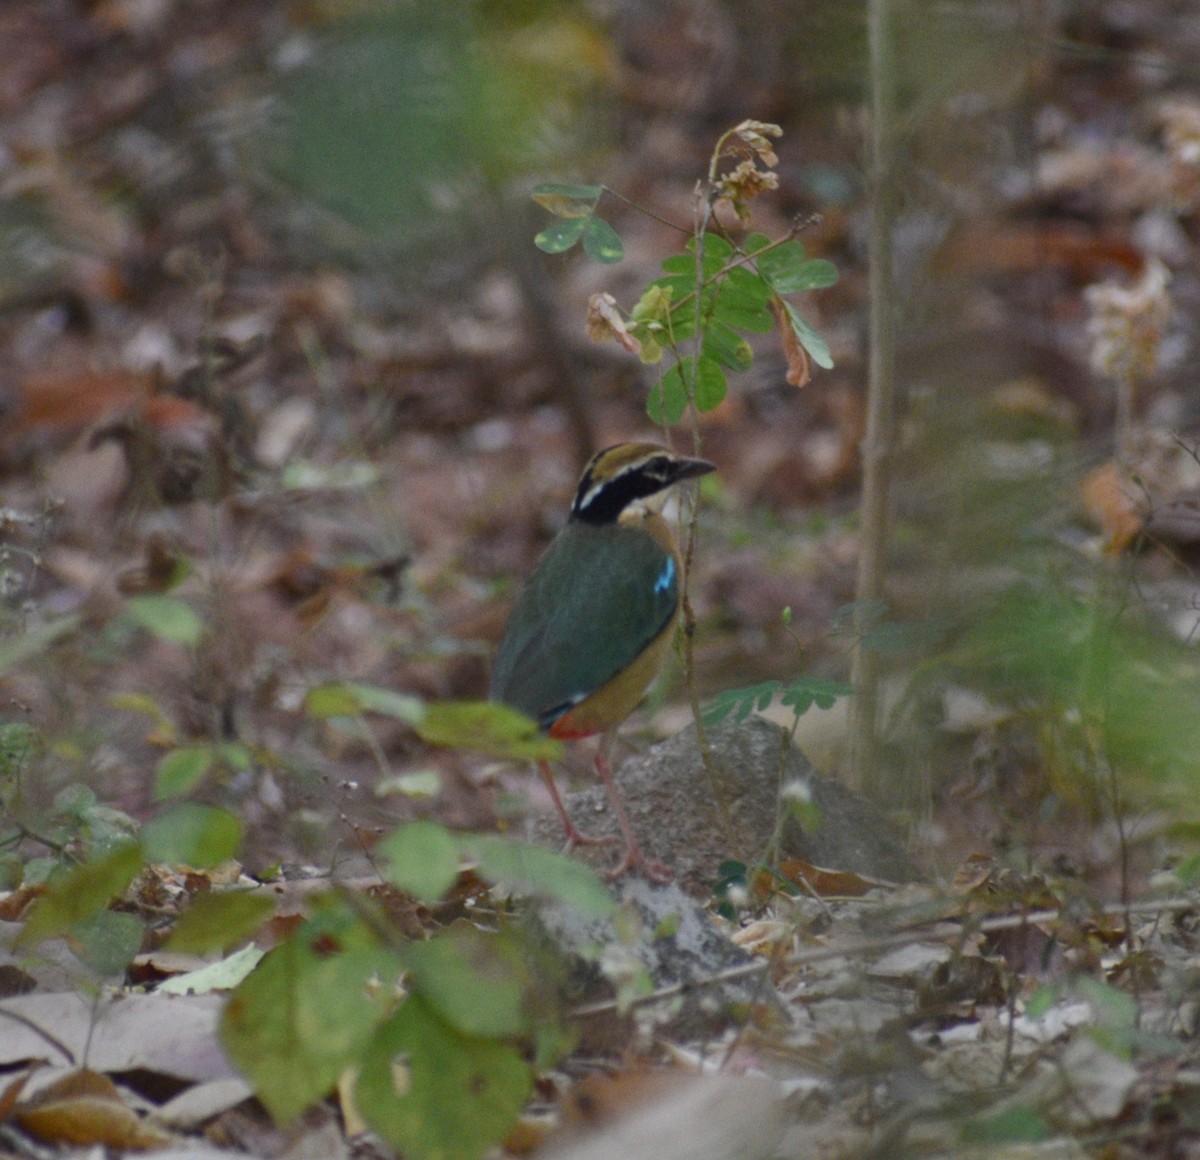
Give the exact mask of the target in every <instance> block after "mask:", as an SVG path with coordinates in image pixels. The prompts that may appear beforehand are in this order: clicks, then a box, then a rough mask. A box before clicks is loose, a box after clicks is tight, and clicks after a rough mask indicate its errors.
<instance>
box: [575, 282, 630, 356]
mask: <svg viewBox="0 0 1200 1160" xmlns="http://www.w3.org/2000/svg"><path fill="white" fill-rule="evenodd" d="M587 336H588V338H590V339H591V340H592V341H593V342H604V340H605V339H609V338H611V339H612V340H613V341H614V342H616V343H618V344H619V345H620V346H623V347H624V348H625V349H626V350H627V351H629V353H630V354H638V355H640V354H641V353H642V344H641V342H640V340H639V339H637V338H635V337H634V336H633V335H632V334H630V333H629V327H628V326H627V325H626V323H625V319H624V318H622V317H621V312H620V311H619V310H618V309H617V300H616V299H615V298H614V297H613V296H612V295H611V294H603V293H601V294H593V295H592V296H591V298H589V299H588V311H587Z"/></svg>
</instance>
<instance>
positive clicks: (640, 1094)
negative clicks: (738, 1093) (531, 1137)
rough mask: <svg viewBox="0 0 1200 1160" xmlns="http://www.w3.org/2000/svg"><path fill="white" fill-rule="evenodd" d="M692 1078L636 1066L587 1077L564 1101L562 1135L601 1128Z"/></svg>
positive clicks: (679, 1087) (676, 1072) (680, 1086)
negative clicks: (626, 1069)
mask: <svg viewBox="0 0 1200 1160" xmlns="http://www.w3.org/2000/svg"><path fill="white" fill-rule="evenodd" d="M692 1079H693V1077H691V1076H688V1075H685V1074H683V1073H682V1072H678V1071H651V1070H650V1069H648V1068H642V1067H635V1068H631V1069H630V1070H628V1071H620V1072H613V1073H611V1074H609V1075H589V1076H587V1077H586V1078H584V1079H583V1080H581V1081H580V1082H579V1083H578V1084H576V1085H575V1086H574V1087H573V1088H572V1089H571V1090H570V1091H569V1092H567V1094H566V1096H565V1097H564V1098H563V1104H562V1119H563V1131H564V1133H572V1132H578V1131H581V1130H583V1129H586V1128H598V1127H603V1126H604V1125H606V1124H611V1123H614V1122H615V1121H616V1120H619V1119H620V1118H621V1117H622V1116H626V1115H628V1114H629V1113H630V1112H632V1111H634V1110H635V1109H637V1108H640V1107H643V1106H644V1105H646V1104H648V1103H650V1102H651V1101H656V1100H661V1099H662V1098H663V1097H664V1096H666V1095H668V1094H670V1093H671V1092H675V1091H679V1090H680V1089H681V1088H682V1087H684V1086H685V1085H686V1084H687V1083H689V1082H690V1081H691V1080H692Z"/></svg>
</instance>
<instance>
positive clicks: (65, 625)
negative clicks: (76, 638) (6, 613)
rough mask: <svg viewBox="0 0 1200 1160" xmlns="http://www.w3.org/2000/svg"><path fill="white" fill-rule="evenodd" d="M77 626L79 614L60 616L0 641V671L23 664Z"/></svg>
mask: <svg viewBox="0 0 1200 1160" xmlns="http://www.w3.org/2000/svg"><path fill="white" fill-rule="evenodd" d="M78 626H79V616H78V615H77V614H75V613H72V614H71V615H70V616H63V617H60V618H59V619H58V620H52V621H50V622H49V623H48V624H39V625H38V626H37V627H36V628H30V629H26V630H25V631H24V632H22V633H20V634H19V635H18V636H14V637H12V638H11V639H10V640H6V641H4V642H3V643H0V673H4V672H7V671H8V670H9V669H12V668H16V666H17V665H22V664H24V663H25V662H26V661H27V660H29V658H30V657H34V656H37V654H38V653H40V652H43V651H44V650H45V649H47V648H48V647H49V646H50V645H52V644H53V643H54V642H55V641H56V640H58V638H59V637H60V636H66V635H67V633H69V632H73V631H74V630H75V629H76V628H77V627H78Z"/></svg>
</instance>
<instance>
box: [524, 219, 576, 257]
mask: <svg viewBox="0 0 1200 1160" xmlns="http://www.w3.org/2000/svg"><path fill="white" fill-rule="evenodd" d="M588 220H589V219H588V218H586V217H572V218H560V219H559V220H558V221H556V222H551V223H550V225H548V226H547V227H546V228H545V229H544V230H542V231H541V232H540V233H539V234H537V235H536V236H535V237H534V239H533V244H534V245H535V246H537V248H538V249H539V250H542V251H544V252H545V253H547V254H562V253H565V252H566V251H567V250H569V249H570V248H571V247H572V246H573V245H574V244H575V243H576V242H577V241H579V239H580V238H581V237H583V231H584V227H585V226H586V225H587V224H588Z"/></svg>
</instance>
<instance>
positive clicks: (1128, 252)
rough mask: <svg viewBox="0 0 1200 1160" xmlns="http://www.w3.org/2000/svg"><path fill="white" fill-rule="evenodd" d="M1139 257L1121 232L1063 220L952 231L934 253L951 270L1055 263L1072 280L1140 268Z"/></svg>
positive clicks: (1024, 268)
mask: <svg viewBox="0 0 1200 1160" xmlns="http://www.w3.org/2000/svg"><path fill="white" fill-rule="evenodd" d="M1144 261H1145V259H1144V257H1143V255H1142V253H1141V252H1140V251H1139V250H1138V249H1137V248H1136V247H1135V246H1133V245H1131V244H1130V242H1129V241H1128V240H1126V239H1125V238H1124V237H1118V236H1111V235H1110V236H1099V237H1098V236H1096V234H1095V233H1094V231H1091V230H1087V229H1076V228H1071V227H1065V226H1062V225H1036V224H1028V223H1024V224H1019V225H1012V226H1004V225H1001V224H1000V223H998V222H994V221H993V222H987V223H985V224H983V225H973V226H970V227H967V228H964V229H962V230H959V231H958V232H957V233H955V234H953V235H951V237H950V238H949V239H948V240H947V241H946V242H945V243H944V244H943V245H942V246H941V248H940V249H939V251H938V253H937V257H936V263H937V265H936V268H937V269H938V270H939V271H942V272H946V273H952V274H963V273H969V272H972V271H979V270H984V271H996V272H1003V273H1015V274H1021V273H1028V272H1030V271H1034V270H1045V269H1049V268H1051V267H1059V268H1061V269H1063V270H1065V271H1066V272H1067V273H1068V274H1070V275H1071V277H1072V278H1073V279H1074V280H1075V281H1077V282H1080V283H1086V282H1093V281H1095V280H1096V279H1097V278H1101V277H1103V276H1104V275H1105V274H1108V273H1111V272H1112V271H1113V270H1114V269H1116V270H1121V271H1124V272H1127V273H1130V274H1136V273H1139V272H1140V271H1141V269H1142V266H1143V264H1144Z"/></svg>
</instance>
